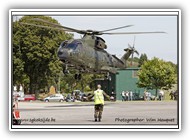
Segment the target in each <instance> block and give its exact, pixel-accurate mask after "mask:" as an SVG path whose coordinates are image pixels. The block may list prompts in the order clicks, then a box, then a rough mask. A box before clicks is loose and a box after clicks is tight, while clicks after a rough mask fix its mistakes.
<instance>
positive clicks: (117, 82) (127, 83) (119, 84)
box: [95, 68, 155, 100]
mask: <svg viewBox="0 0 190 140" xmlns="http://www.w3.org/2000/svg"><path fill="white" fill-rule="evenodd" d="M138 70H139V68H128V69H122V70H118V71H117V72H118V73H117V74H111V81H109V80H97V81H95V85H97V84H101V85H102V89H103V90H104V91H105V92H106V93H107V94H108V95H110V96H112V94H111V93H112V91H113V92H114V93H115V97H116V100H122V96H121V93H122V91H132V92H133V93H134V95H137V96H141V97H143V96H144V90H145V89H144V88H138V87H137V84H136V83H137V81H138V76H137V72H138ZM149 92H151V94H152V95H155V90H149Z"/></svg>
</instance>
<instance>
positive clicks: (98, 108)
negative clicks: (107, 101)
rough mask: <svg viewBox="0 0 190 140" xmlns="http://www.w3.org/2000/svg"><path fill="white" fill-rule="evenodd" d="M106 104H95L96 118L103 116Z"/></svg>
mask: <svg viewBox="0 0 190 140" xmlns="http://www.w3.org/2000/svg"><path fill="white" fill-rule="evenodd" d="M103 108H104V105H103V104H97V105H95V106H94V118H95V119H97V118H99V119H101V118H102V112H103Z"/></svg>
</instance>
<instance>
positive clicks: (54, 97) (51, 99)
mask: <svg viewBox="0 0 190 140" xmlns="http://www.w3.org/2000/svg"><path fill="white" fill-rule="evenodd" d="M64 100H65V98H64V96H63V95H62V94H53V95H50V96H48V97H46V98H44V101H45V102H63V101H64Z"/></svg>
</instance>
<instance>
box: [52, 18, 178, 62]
mask: <svg viewBox="0 0 190 140" xmlns="http://www.w3.org/2000/svg"><path fill="white" fill-rule="evenodd" d="M53 18H55V19H56V20H58V22H59V23H61V24H62V25H64V26H68V27H72V28H76V29H83V30H86V29H92V30H105V29H110V28H115V27H120V26H124V25H134V26H132V27H129V28H124V29H119V30H115V31H112V32H128V31H129V32H133V31H134V32H138V31H140V32H144V31H145V32H148V31H164V32H167V34H143V35H142V34H141V35H102V36H101V37H102V38H103V39H104V40H105V41H106V44H107V46H108V48H107V51H108V52H109V53H110V54H115V55H117V56H118V57H119V58H120V57H121V56H122V55H123V54H124V51H123V49H125V48H127V47H128V43H130V44H133V41H134V36H136V41H135V48H136V49H137V50H138V51H139V53H140V54H141V53H146V54H147V56H148V58H149V59H151V58H153V57H158V58H160V59H163V60H166V61H172V62H173V63H175V64H177V16H53ZM74 38H81V35H80V34H77V33H75V34H74ZM135 56H137V55H135Z"/></svg>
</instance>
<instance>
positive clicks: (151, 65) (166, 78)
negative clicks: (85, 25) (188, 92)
mask: <svg viewBox="0 0 190 140" xmlns="http://www.w3.org/2000/svg"><path fill="white" fill-rule="evenodd" d="M138 76H139V81H138V82H137V85H138V87H140V88H146V89H156V96H157V90H158V89H166V90H167V89H171V88H172V85H173V84H175V83H176V77H177V76H176V74H175V69H174V67H173V66H172V65H171V64H170V63H168V62H165V61H163V60H160V59H158V58H154V59H152V60H149V61H146V62H145V63H144V64H143V65H142V66H141V70H140V71H139V72H138Z"/></svg>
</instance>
